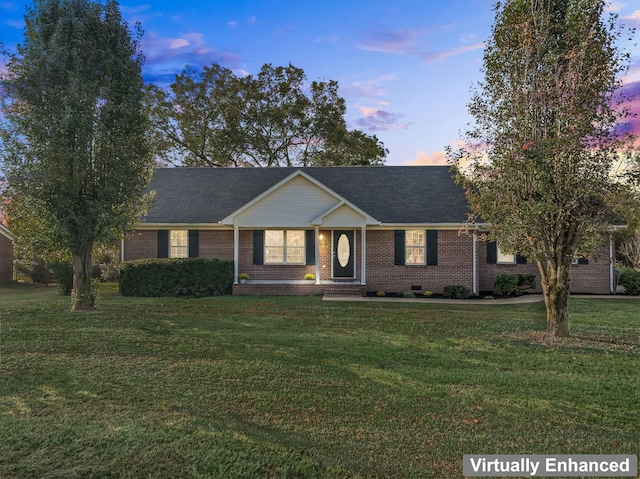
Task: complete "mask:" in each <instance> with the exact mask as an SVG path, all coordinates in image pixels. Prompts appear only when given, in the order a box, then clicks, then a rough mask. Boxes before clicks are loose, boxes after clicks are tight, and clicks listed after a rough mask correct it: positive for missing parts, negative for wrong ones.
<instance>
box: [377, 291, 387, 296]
mask: <svg viewBox="0 0 640 479" xmlns="http://www.w3.org/2000/svg"><path fill="white" fill-rule="evenodd" d="M376 296H380V297H382V296H386V293H385V292H384V291H378V292H377V293H376Z"/></svg>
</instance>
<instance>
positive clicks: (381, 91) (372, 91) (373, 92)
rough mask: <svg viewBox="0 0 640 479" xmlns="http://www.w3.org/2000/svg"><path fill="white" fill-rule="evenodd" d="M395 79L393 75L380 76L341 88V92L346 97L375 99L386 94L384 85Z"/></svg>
mask: <svg viewBox="0 0 640 479" xmlns="http://www.w3.org/2000/svg"><path fill="white" fill-rule="evenodd" d="M395 79H396V76H395V74H389V75H382V76H379V77H377V78H373V79H371V80H365V81H356V82H353V83H352V84H351V85H347V86H345V87H342V88H341V91H342V92H343V93H344V94H345V95H347V96H356V97H365V98H376V97H382V96H384V95H385V94H386V90H385V88H384V84H385V83H387V82H389V81H393V80H395Z"/></svg>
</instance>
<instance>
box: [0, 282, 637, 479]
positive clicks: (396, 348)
mask: <svg viewBox="0 0 640 479" xmlns="http://www.w3.org/2000/svg"><path fill="white" fill-rule="evenodd" d="M69 306H70V301H69V299H68V298H64V297H61V296H58V295H57V294H56V292H55V289H52V288H42V287H41V288H36V287H30V286H12V287H7V286H4V287H2V286H0V477H2V478H74V477H78V478H80V477H82V478H85V477H117V478H126V477H131V478H147V477H148V478H225V479H227V478H272V477H273V478H369V477H372V478H373V477H380V478H383V477H384V478H387V477H389V478H429V477H434V478H448V477H450V478H459V477H461V476H462V472H461V471H462V456H463V454H481V453H486V454H519V453H522V454H524V453H526V454H637V453H638V452H639V451H640V379H639V376H640V315H639V314H638V311H639V310H640V301H637V300H628V299H627V300H625V299H607V300H598V299H581V300H577V299H575V300H572V302H571V314H572V318H571V321H572V332H573V334H574V335H575V337H574V338H571V339H569V340H565V341H562V342H553V341H548V340H546V339H545V338H544V335H543V334H542V333H543V331H544V330H545V319H544V305H543V304H542V303H537V304H526V305H517V306H516V305H513V306H499V305H489V304H486V305H485V304H481V305H462V306H457V305H444V304H435V305H432V304H424V303H418V302H417V304H406V303H402V304H397V303H382V302H381V303H348V302H322V301H321V299H320V298H317V297H291V298H277V297H249V298H247V297H221V298H204V299H197V300H180V299H166V298H161V299H146V298H145V299H142V298H122V297H120V296H118V295H117V293H116V289H115V287H114V286H106V287H103V289H102V291H101V301H100V309H99V310H98V311H96V312H91V313H68V312H66V311H67V309H68V307H69Z"/></svg>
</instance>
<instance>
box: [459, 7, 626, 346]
mask: <svg viewBox="0 0 640 479" xmlns="http://www.w3.org/2000/svg"><path fill="white" fill-rule="evenodd" d="M495 11H496V18H495V23H494V25H493V29H492V34H491V37H490V39H489V40H488V42H487V46H486V49H485V53H484V67H483V71H484V80H483V81H482V82H481V83H480V84H479V85H478V87H477V89H476V90H475V93H474V96H473V98H472V100H471V102H470V104H469V111H470V113H471V114H472V115H473V117H474V118H475V124H474V125H473V126H472V128H471V129H470V130H469V131H468V132H467V138H466V139H467V146H466V148H464V149H462V150H458V151H456V152H453V151H451V154H450V157H451V159H452V160H453V161H454V162H455V163H456V165H457V168H458V169H457V171H458V179H459V180H460V181H461V182H462V184H463V185H464V186H465V188H466V191H467V197H468V199H469V202H470V205H471V208H472V210H473V214H472V217H473V219H474V221H481V222H484V223H488V224H489V225H490V228H491V234H490V236H491V237H492V238H493V239H495V240H497V241H498V242H499V244H500V246H501V248H502V249H504V250H505V251H507V252H513V253H519V254H523V255H526V257H527V258H528V259H529V260H530V261H535V262H537V264H538V268H539V271H540V274H541V283H542V289H543V292H544V295H545V301H546V305H547V322H548V332H549V333H551V334H553V335H556V336H566V335H568V334H569V322H568V321H569V320H568V306H567V304H568V296H569V290H570V285H571V262H572V260H573V259H574V258H575V257H576V256H578V255H581V254H589V253H590V251H591V250H592V249H593V248H594V247H595V246H596V245H597V244H598V243H601V242H602V241H603V235H604V234H605V233H606V232H607V228H608V226H609V225H610V224H611V222H612V221H613V220H614V218H616V216H617V219H618V220H619V219H620V217H621V215H623V214H625V213H627V211H622V209H621V208H620V207H619V206H620V205H623V204H624V205H625V206H633V207H634V208H636V209H637V205H638V196H637V189H635V188H631V187H630V185H631V184H633V179H632V176H631V175H629V174H628V173H629V171H630V170H629V169H627V168H626V167H627V166H629V165H631V164H632V163H633V162H634V161H637V150H635V149H634V147H633V143H634V138H633V137H632V136H631V135H628V134H626V133H625V132H624V129H623V128H620V126H621V124H622V123H624V121H625V119H626V118H628V117H629V116H630V112H629V109H628V108H627V107H626V106H625V104H624V100H625V99H624V98H623V97H622V95H621V94H620V90H619V87H620V85H621V78H622V75H623V74H624V72H625V71H626V68H627V64H628V61H627V60H628V55H627V54H625V53H624V52H623V51H621V49H620V47H619V46H618V42H619V40H620V38H621V35H622V34H623V33H624V31H622V30H620V29H619V27H617V26H616V18H615V15H613V14H611V15H607V14H606V13H605V1H603V0H507V1H505V2H502V3H497V4H496V7H495ZM463 162H464V163H465V164H466V165H467V166H466V167H463V166H462V165H463ZM614 200H615V201H614Z"/></svg>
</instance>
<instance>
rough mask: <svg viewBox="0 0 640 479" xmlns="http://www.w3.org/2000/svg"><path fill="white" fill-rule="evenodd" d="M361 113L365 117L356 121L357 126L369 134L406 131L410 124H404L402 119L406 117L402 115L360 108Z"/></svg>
mask: <svg viewBox="0 0 640 479" xmlns="http://www.w3.org/2000/svg"><path fill="white" fill-rule="evenodd" d="M359 110H360V112H361V113H362V114H363V115H364V116H363V117H362V118H360V119H358V120H356V121H355V123H356V125H357V126H358V127H359V128H360V129H362V130H364V131H366V132H369V133H373V132H376V131H388V130H404V129H405V128H407V127H408V126H409V124H408V123H402V122H401V121H400V119H401V118H402V117H403V116H404V115H402V114H400V113H391V112H388V111H385V110H380V109H378V108H369V107H359Z"/></svg>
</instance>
